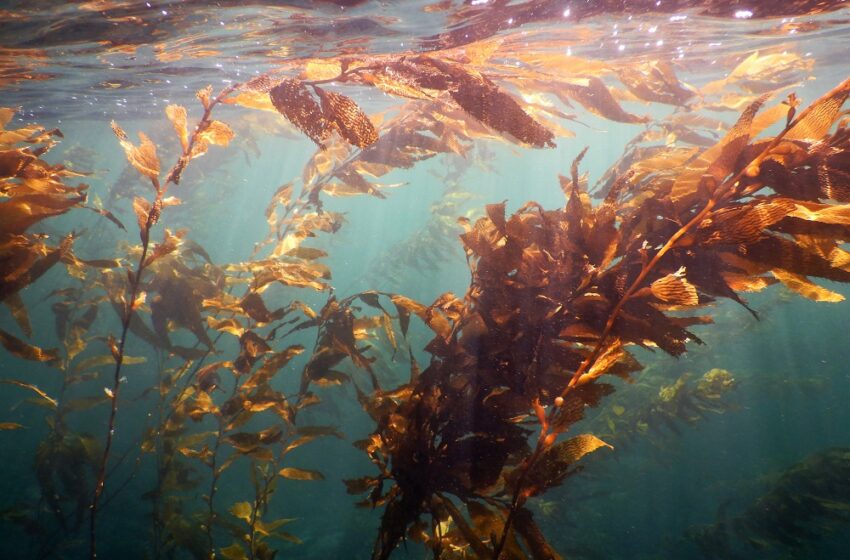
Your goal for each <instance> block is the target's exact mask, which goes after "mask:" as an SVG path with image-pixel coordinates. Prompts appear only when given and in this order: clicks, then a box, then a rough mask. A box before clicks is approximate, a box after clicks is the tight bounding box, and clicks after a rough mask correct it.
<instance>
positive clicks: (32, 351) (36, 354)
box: [0, 330, 60, 364]
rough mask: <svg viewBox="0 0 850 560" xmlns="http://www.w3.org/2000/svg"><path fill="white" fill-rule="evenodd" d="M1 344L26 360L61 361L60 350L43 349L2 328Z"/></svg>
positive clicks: (51, 362) (52, 362) (0, 333)
mask: <svg viewBox="0 0 850 560" xmlns="http://www.w3.org/2000/svg"><path fill="white" fill-rule="evenodd" d="M0 344H2V345H3V347H4V348H5V349H6V350H8V351H9V353H11V354H13V355H15V356H17V357H19V358H23V359H25V360H33V361H36V362H47V363H49V364H57V363H59V361H60V360H59V352H58V351H57V350H55V349H48V350H43V349H41V348H39V347H38V346H33V345H31V344H27V343H26V342H24V341H23V340H21V339H19V338H17V337H15V336H13V335H11V334H9V333H7V332H6V331H4V330H0Z"/></svg>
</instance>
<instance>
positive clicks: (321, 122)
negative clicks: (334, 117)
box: [269, 79, 333, 149]
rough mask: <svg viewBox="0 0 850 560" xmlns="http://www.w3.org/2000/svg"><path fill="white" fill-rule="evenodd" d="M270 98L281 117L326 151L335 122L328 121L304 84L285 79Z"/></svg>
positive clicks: (274, 89) (272, 90) (270, 92)
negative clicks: (326, 143) (326, 142)
mask: <svg viewBox="0 0 850 560" xmlns="http://www.w3.org/2000/svg"><path fill="white" fill-rule="evenodd" d="M269 98H270V99H271V101H272V104H274V106H275V109H277V110H278V112H279V113H280V114H281V115H283V116H284V117H286V118H287V119H288V120H289V121H290V122H291V123H292V124H294V125H295V126H296V127H298V129H299V130H301V131H302V132H303V133H304V134H306V135H307V136H308V137H309V138H310V140H312V141H313V142H315V143H316V144H317V145H318V146H319V147H320V148H323V149H324V147H325V145H324V142H325V140H327V139H328V137H329V136H330V135H331V132H332V131H333V122H332V121H330V120H328V118H327V117H326V116H325V114H324V112H323V111H322V108H321V107H320V106H319V104H318V103H316V100H315V99H313V96H312V95H310V92H309V91H308V90H307V87H306V86H305V85H304V84H303V83H302V82H300V81H298V80H292V79H285V80H283V81H281V82H280V83H279V84H278V85H276V86H275V87H274V88H272V89H271V90H270V91H269Z"/></svg>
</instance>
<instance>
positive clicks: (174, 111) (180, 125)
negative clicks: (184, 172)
mask: <svg viewBox="0 0 850 560" xmlns="http://www.w3.org/2000/svg"><path fill="white" fill-rule="evenodd" d="M165 114H166V116H167V117H168V120H170V121H171V124H172V125H173V126H174V132H176V133H177V138H179V139H180V146H181V147H182V148H183V151H184V152H185V151H186V150H187V149H188V148H189V130H188V129H187V115H186V108H185V107H183V106H181V105H174V104H172V105H169V106H167V107H166V108H165Z"/></svg>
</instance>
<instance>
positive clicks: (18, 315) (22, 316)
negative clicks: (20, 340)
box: [3, 294, 32, 337]
mask: <svg viewBox="0 0 850 560" xmlns="http://www.w3.org/2000/svg"><path fill="white" fill-rule="evenodd" d="M3 303H5V304H6V307H8V308H9V311H11V312H12V317H13V318H14V319H15V322H16V323H17V324H18V326H19V327H20V328H21V330H22V331H24V334H25V335H27V337H32V325H31V324H30V318H29V314H28V313H27V308H26V306H25V305H24V300H22V299H21V296H20V294H12V295H10V296H9V297H7V298H6V299H5V300H3Z"/></svg>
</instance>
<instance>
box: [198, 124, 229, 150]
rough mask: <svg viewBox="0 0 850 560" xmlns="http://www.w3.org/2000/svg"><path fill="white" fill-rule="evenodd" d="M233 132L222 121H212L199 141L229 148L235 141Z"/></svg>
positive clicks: (201, 132) (201, 133)
mask: <svg viewBox="0 0 850 560" xmlns="http://www.w3.org/2000/svg"><path fill="white" fill-rule="evenodd" d="M233 136H234V134H233V130H232V129H231V128H230V127H229V126H227V125H226V124H224V123H223V122H221V121H210V122H209V124H207V126H206V127H205V128H204V129H203V130H202V131H200V133H199V134H198V138H197V141H201V142H206V143H209V144H215V145H216V146H227V145H228V144H229V143H230V141H231V140H233Z"/></svg>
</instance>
